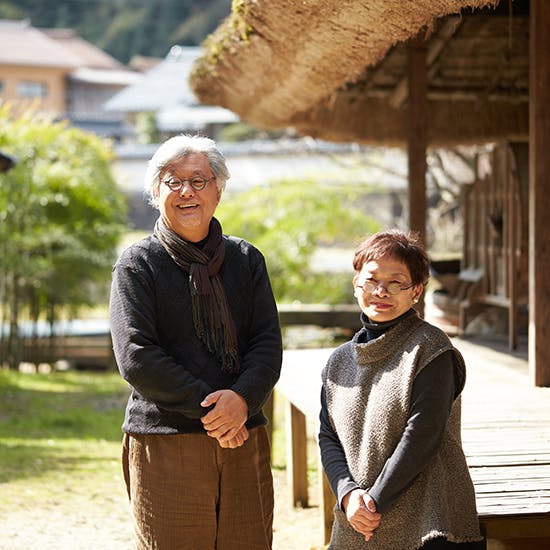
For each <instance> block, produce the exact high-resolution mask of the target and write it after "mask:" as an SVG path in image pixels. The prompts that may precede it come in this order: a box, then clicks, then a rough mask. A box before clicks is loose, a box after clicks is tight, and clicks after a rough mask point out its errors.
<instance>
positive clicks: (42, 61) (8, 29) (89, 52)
mask: <svg viewBox="0 0 550 550" xmlns="http://www.w3.org/2000/svg"><path fill="white" fill-rule="evenodd" d="M0 65H19V66H34V67H58V68H65V69H68V70H69V71H71V70H72V69H75V68H77V67H89V68H94V69H104V70H120V69H123V68H124V66H123V65H122V63H120V62H118V61H117V60H116V59H115V58H114V57H111V56H110V55H109V54H107V53H105V52H103V51H102V50H100V49H99V48H97V47H96V46H94V45H93V44H90V43H89V42H86V41H85V40H83V39H82V38H80V37H78V36H77V35H76V34H75V33H74V31H72V30H70V29H37V28H35V27H33V26H32V25H31V23H30V21H29V20H27V19H25V20H21V21H12V20H7V19H0Z"/></svg>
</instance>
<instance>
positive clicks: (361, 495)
mask: <svg viewBox="0 0 550 550" xmlns="http://www.w3.org/2000/svg"><path fill="white" fill-rule="evenodd" d="M353 267H354V270H355V276H354V278H353V284H354V287H355V297H356V298H357V302H358V304H359V306H360V308H361V311H362V313H361V319H362V322H363V328H362V329H361V330H360V331H359V332H358V333H357V334H356V335H355V336H354V338H353V339H352V340H351V341H350V342H347V343H346V344H344V345H342V346H340V347H339V348H337V349H336V350H335V351H334V352H333V354H332V355H331V357H330V358H329V361H328V363H327V366H326V367H325V369H324V371H323V388H322V394H321V403H322V407H321V415H320V420H321V427H320V433H319V445H320V448H321V458H322V462H323V467H324V469H325V471H326V474H327V476H328V479H329V482H330V484H331V487H332V489H333V491H334V494H335V495H336V498H337V504H336V507H335V512H334V514H335V518H334V526H333V531H332V538H331V543H330V546H329V548H330V549H335V550H348V549H349V550H351V549H354V550H355V549H360V548H368V549H372V550H377V549H387V550H409V549H410V550H413V549H417V548H423V549H428V548H429V549H435V548H438V549H439V548H441V549H444V548H445V549H446V548H449V549H450V548H456V549H457V550H458V549H467V548H468V549H469V548H478V547H479V542H477V541H481V540H482V537H481V535H480V532H479V522H478V518H477V513H476V506H475V494H474V488H473V484H472V481H471V478H470V475H469V472H468V467H467V464H466V460H465V457H464V453H463V450H462V444H461V436H460V393H461V391H462V389H463V387H464V383H465V365H464V360H463V358H462V356H461V355H460V353H459V352H458V351H457V350H456V349H455V348H454V347H453V345H452V344H451V342H450V340H449V338H447V336H446V335H445V334H444V333H443V332H442V331H441V330H439V329H438V328H436V327H434V326H433V325H430V324H429V323H427V322H425V321H423V320H422V319H420V317H419V316H418V314H417V313H416V312H415V310H414V309H413V304H416V303H417V302H418V301H419V299H420V297H421V295H422V292H423V290H424V285H425V284H426V282H427V280H428V274H429V272H428V269H429V262H428V258H427V255H426V252H425V250H424V248H423V246H422V244H421V243H420V241H419V240H418V238H417V236H416V235H415V234H413V233H403V232H400V231H396V230H390V231H385V232H381V233H377V234H375V235H373V236H372V237H370V238H369V239H367V240H366V241H364V242H363V243H362V244H361V245H360V246H359V247H358V248H357V250H356V251H355V256H354V260H353Z"/></svg>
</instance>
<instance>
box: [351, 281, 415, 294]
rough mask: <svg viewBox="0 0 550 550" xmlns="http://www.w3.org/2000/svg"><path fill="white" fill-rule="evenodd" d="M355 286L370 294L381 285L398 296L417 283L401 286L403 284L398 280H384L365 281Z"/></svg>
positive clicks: (389, 292)
mask: <svg viewBox="0 0 550 550" xmlns="http://www.w3.org/2000/svg"><path fill="white" fill-rule="evenodd" d="M355 286H356V288H360V289H361V290H363V292H368V293H369V294H372V293H373V292H374V291H375V290H377V289H378V288H380V286H382V288H383V289H384V290H385V291H386V292H387V293H388V294H390V295H391V296H396V295H397V294H399V293H400V292H401V291H403V290H409V289H410V288H412V287H413V286H416V285H415V283H411V284H410V285H408V286H401V284H400V283H397V282H393V283H388V284H384V283H382V282H373V281H365V282H364V283H363V284H362V285H355Z"/></svg>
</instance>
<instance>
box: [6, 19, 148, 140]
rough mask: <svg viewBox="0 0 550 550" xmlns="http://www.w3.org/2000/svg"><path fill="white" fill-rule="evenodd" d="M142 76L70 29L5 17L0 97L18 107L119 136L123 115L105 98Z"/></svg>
mask: <svg viewBox="0 0 550 550" xmlns="http://www.w3.org/2000/svg"><path fill="white" fill-rule="evenodd" d="M139 76H140V74H139V73H136V72H135V71H130V70H128V69H126V68H125V67H124V66H123V65H122V64H121V63H119V62H118V61H117V60H116V59H114V58H113V57H111V56H110V55H108V54H106V53H105V52H103V51H102V50H100V49H99V48H96V47H95V46H93V45H92V44H90V43H89V42H86V41H85V40H83V39H82V38H80V37H78V36H77V35H76V34H75V33H74V32H73V31H71V30H67V29H37V28H34V27H32V25H31V24H30V22H29V21H28V20H23V21H11V20H0V101H2V102H6V103H9V104H10V105H11V106H12V108H13V109H14V110H15V111H16V112H17V111H18V110H23V109H28V108H33V109H36V110H38V111H42V112H45V113H48V114H50V115H52V116H54V117H56V118H57V119H68V120H69V121H70V122H71V123H72V124H74V125H76V126H79V127H81V128H83V129H85V130H90V131H94V132H96V133H98V134H100V135H106V136H110V137H115V138H119V137H121V135H122V134H123V133H124V126H123V124H122V120H123V117H122V115H121V114H120V113H115V112H110V113H107V112H106V111H105V110H104V109H103V104H104V103H105V101H107V100H108V99H109V98H110V97H111V96H113V95H114V94H115V93H117V92H118V91H119V90H121V89H123V88H125V87H126V86H127V85H129V84H131V83H132V82H135V80H136V79H137V78H139Z"/></svg>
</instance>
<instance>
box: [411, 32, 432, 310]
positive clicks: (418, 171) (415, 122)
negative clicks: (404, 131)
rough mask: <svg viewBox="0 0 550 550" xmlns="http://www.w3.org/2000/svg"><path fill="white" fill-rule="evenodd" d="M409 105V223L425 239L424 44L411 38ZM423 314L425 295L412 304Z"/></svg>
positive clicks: (426, 116) (425, 111) (425, 104)
mask: <svg viewBox="0 0 550 550" xmlns="http://www.w3.org/2000/svg"><path fill="white" fill-rule="evenodd" d="M408 66H409V67H408V68H409V74H408V77H409V107H408V135H407V149H408V164H409V227H410V228H411V229H413V230H414V231H418V233H419V234H420V236H421V238H422V241H423V242H424V244H425V245H426V246H427V243H426V211H427V200H426V149H427V143H428V136H427V130H428V95H427V87H428V84H427V82H428V80H427V71H426V44H425V42H424V40H421V39H420V38H414V39H412V40H411V42H410V44H409V64H408ZM415 309H416V310H417V311H418V313H419V314H420V315H421V316H423V314H424V295H422V298H421V301H420V302H419V303H418V304H417V305H416V306H415Z"/></svg>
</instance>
